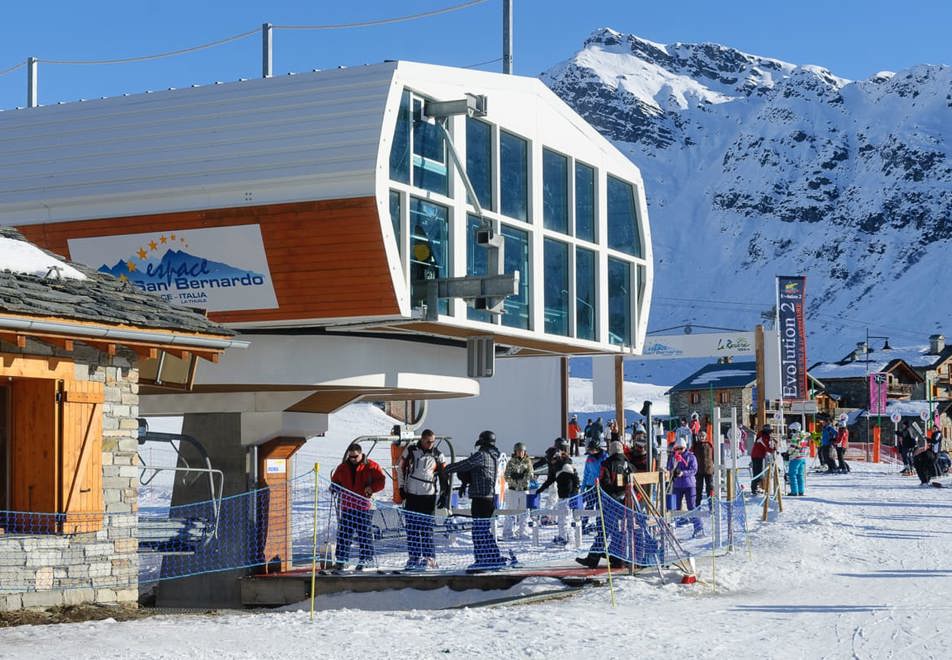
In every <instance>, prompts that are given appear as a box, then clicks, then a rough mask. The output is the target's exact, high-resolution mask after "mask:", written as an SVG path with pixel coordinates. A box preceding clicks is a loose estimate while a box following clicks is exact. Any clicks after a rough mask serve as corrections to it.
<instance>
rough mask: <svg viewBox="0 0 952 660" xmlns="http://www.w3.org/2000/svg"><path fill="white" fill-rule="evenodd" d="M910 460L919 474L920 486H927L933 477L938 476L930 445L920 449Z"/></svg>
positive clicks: (933, 453)
mask: <svg viewBox="0 0 952 660" xmlns="http://www.w3.org/2000/svg"><path fill="white" fill-rule="evenodd" d="M912 462H913V466H914V467H915V469H916V474H917V475H918V476H919V485H920V486H928V485H929V483H930V482H931V481H932V478H933V477H937V476H939V473H938V471H937V470H936V466H935V452H934V451H932V447H931V446H929V445H926V446H925V448H924V449H922V450H920V451H919V453H918V454H916V455H915V457H914V458H913V459H912Z"/></svg>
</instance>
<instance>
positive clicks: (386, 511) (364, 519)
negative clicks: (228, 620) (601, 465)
mask: <svg viewBox="0 0 952 660" xmlns="http://www.w3.org/2000/svg"><path fill="white" fill-rule="evenodd" d="M312 490H313V487H312ZM599 494H600V491H597V490H595V489H592V490H589V491H586V492H583V493H581V494H579V495H577V496H574V497H571V498H568V499H561V500H560V499H558V498H556V497H554V494H553V496H552V497H550V498H548V499H543V500H542V501H541V502H538V508H529V509H521V508H517V507H519V505H521V504H522V503H523V502H524V501H525V500H526V499H527V498H526V497H525V494H522V493H512V492H510V493H509V494H508V495H507V498H506V499H507V501H504V502H503V503H502V505H501V508H500V509H499V510H498V511H497V512H496V513H495V515H493V516H492V517H488V518H487V517H481V516H483V515H485V512H486V511H487V509H488V508H491V505H489V504H487V503H485V502H481V501H477V502H476V503H475V505H474V503H473V502H472V501H466V500H462V501H459V502H458V503H457V506H456V507H454V508H453V510H452V511H436V512H435V513H423V512H421V511H411V510H407V509H405V508H401V507H400V506H398V505H395V504H392V503H390V502H380V501H376V502H372V501H371V500H369V499H367V498H363V497H360V496H358V495H355V494H353V493H349V492H342V491H341V490H340V489H339V488H338V487H337V486H334V485H330V484H326V483H324V482H322V483H321V489H320V493H319V499H318V509H319V515H318V534H317V536H318V540H319V545H320V547H319V561H320V563H321V565H322V566H326V567H331V568H344V567H356V566H360V567H361V568H365V569H368V568H377V569H379V570H384V571H388V570H409V571H423V570H443V571H456V570H461V569H466V568H503V567H515V566H545V565H551V566H565V565H574V558H575V557H577V556H579V555H587V554H589V553H597V554H604V552H605V537H606V536H607V538H608V554H609V555H610V556H612V557H614V558H615V559H617V560H620V561H623V562H628V563H634V564H635V565H637V566H656V565H666V564H669V563H673V562H676V561H679V560H682V559H686V558H688V557H691V556H696V555H700V554H709V553H711V552H714V551H717V550H719V549H723V548H727V547H729V546H730V545H731V544H736V543H738V542H739V541H740V540H742V539H743V537H744V534H745V524H744V506H745V505H744V502H743V499H742V498H741V497H738V498H737V499H735V500H734V501H732V502H727V501H724V500H722V501H720V502H718V503H716V506H715V503H714V502H707V501H706V502H704V503H702V505H701V506H700V507H698V508H697V509H695V510H693V511H689V512H680V513H676V514H674V516H673V518H672V520H671V521H668V520H665V519H663V518H660V517H657V516H652V515H649V514H648V513H646V512H645V511H642V510H636V509H635V508H631V507H628V506H625V504H624V503H623V502H619V501H616V500H614V499H612V498H611V497H608V496H607V495H605V494H604V493H601V495H600V497H599ZM528 499H529V504H530V505H532V504H534V502H533V501H532V500H533V499H534V498H533V497H532V496H530V497H529V498H528ZM424 504H426V505H427V507H426V508H428V509H429V510H430V511H433V509H434V508H435V502H424ZM599 504H601V506H599ZM295 511H296V522H295V525H294V526H293V527H294V528H295V547H294V549H295V552H294V558H295V562H296V563H297V564H299V565H301V566H305V565H308V564H309V562H310V560H311V553H312V543H311V538H312V531H313V527H312V526H311V523H310V520H311V519H313V495H312V494H309V493H306V492H301V493H297V492H296V493H295ZM306 516H311V517H310V518H307V517H306ZM602 518H604V534H603V532H602V528H603V521H602Z"/></svg>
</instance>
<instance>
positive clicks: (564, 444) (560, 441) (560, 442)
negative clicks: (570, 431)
mask: <svg viewBox="0 0 952 660" xmlns="http://www.w3.org/2000/svg"><path fill="white" fill-rule="evenodd" d="M555 447H556V448H557V449H561V450H562V451H568V450H569V441H568V440H566V439H565V438H556V439H555Z"/></svg>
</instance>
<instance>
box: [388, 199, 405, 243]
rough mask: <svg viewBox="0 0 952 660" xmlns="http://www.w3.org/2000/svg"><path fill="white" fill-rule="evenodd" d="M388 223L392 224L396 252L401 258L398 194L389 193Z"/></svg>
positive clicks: (401, 240) (401, 241)
mask: <svg viewBox="0 0 952 660" xmlns="http://www.w3.org/2000/svg"><path fill="white" fill-rule="evenodd" d="M390 222H391V223H393V235H394V236H396V238H397V251H398V252H399V253H400V256H403V237H402V236H401V235H400V193H398V192H397V191H396V190H391V191H390Z"/></svg>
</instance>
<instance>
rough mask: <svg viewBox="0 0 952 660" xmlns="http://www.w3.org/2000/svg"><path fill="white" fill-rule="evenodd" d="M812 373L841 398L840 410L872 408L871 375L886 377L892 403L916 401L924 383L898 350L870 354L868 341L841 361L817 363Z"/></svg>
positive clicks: (860, 344)
mask: <svg viewBox="0 0 952 660" xmlns="http://www.w3.org/2000/svg"><path fill="white" fill-rule="evenodd" d="M894 353H895V354H894ZM907 357H908V355H907ZM809 373H810V375H811V376H813V377H814V378H817V379H819V380H821V381H822V382H823V383H824V384H825V385H826V390H827V392H828V393H830V394H833V395H834V396H838V397H839V401H838V407H839V408H848V409H849V408H866V407H867V406H868V405H869V375H870V374H875V373H885V374H887V388H888V389H887V397H888V398H889V399H893V400H906V401H908V400H910V399H913V398H915V396H916V394H917V392H918V391H921V390H922V387H923V383H924V382H925V379H924V378H923V376H922V375H921V374H920V373H919V372H918V371H916V370H915V369H913V368H912V366H910V365H909V363H908V362H906V360H904V359H903V357H902V355H901V354H900V353H899V352H898V351H892V350H885V351H876V352H874V351H871V350H870V351H868V352H867V351H866V347H865V342H859V343H858V344H857V347H856V350H854V351H853V352H852V353H850V354H849V355H847V356H846V357H844V358H843V359H842V360H839V361H837V362H817V363H816V364H814V365H813V366H812V367H810V369H809Z"/></svg>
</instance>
